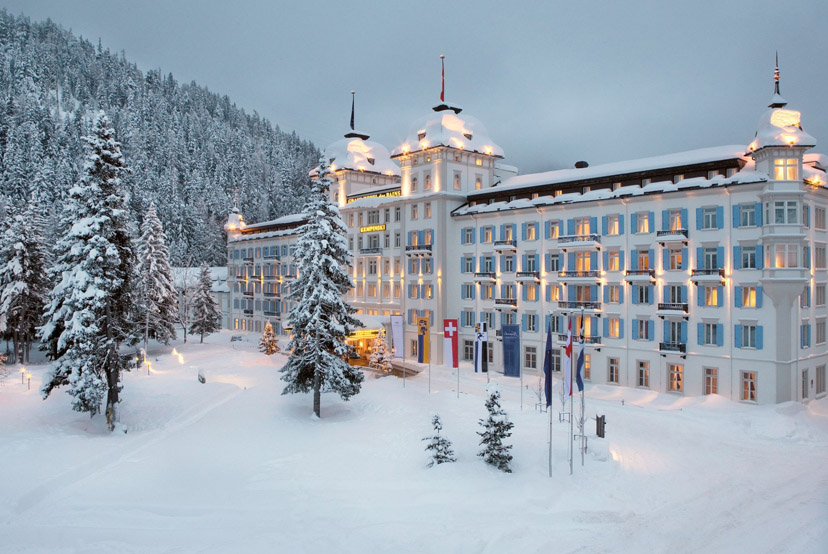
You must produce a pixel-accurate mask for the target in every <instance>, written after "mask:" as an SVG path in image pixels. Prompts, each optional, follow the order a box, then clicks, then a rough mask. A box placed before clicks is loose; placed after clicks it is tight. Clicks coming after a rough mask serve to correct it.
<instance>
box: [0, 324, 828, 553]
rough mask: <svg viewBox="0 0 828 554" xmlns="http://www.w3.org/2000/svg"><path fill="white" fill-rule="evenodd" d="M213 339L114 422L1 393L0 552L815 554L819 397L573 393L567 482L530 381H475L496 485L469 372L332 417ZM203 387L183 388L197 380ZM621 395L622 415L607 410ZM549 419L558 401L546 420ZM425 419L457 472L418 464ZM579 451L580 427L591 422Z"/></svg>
mask: <svg viewBox="0 0 828 554" xmlns="http://www.w3.org/2000/svg"><path fill="white" fill-rule="evenodd" d="M229 339H230V335H229V334H228V333H226V332H223V333H220V334H217V335H212V336H210V337H207V339H206V344H203V345H199V344H187V345H183V346H182V345H178V346H177V351H178V352H180V353H181V358H180V359H179V358H178V357H177V356H174V355H172V354H171V353H170V351H171V349H172V347H166V348H159V350H158V352H157V355H156V356H154V359H155V360H157V361H154V362H153V364H152V372H151V374H150V375H147V372H146V369H144V370H141V371H133V372H131V373H129V374H127V375H126V378H125V383H124V389H123V394H122V398H123V403H122V409H121V419H122V423H124V424H125V425H126V426H127V427H128V428H129V432H128V433H127V434H118V433H115V434H110V433H109V432H108V431H107V430H106V428H105V421H104V419H103V418H102V417H96V418H95V419H92V420H90V419H89V418H88V417H87V416H85V415H83V414H78V413H75V412H72V411H71V409H70V400H71V398H70V397H69V396H68V395H66V394H62V393H56V394H53V395H52V397H50V398H49V399H48V400H46V401H43V400H41V399H40V395H39V394H38V392H37V389H39V388H40V385H41V377H42V376H43V373H44V371H45V366H37V367H32V368H30V370H31V372H32V383H31V390H27V387H26V385H24V384H21V382H20V373H19V372H18V373H16V371H17V369H16V368H15V367H14V366H12V367H10V368H9V369H10V372H9V373H10V375H9V376H8V377H7V378H6V379H5V381H4V382H3V384H2V386H0V452H2V453H3V460H4V464H3V472H2V474H1V475H0V537H2V539H1V540H0V552H94V553H98V552H100V553H111V552H136V553H143V552H176V553H181V552H200V553H201V552H211V553H212V552H216V553H218V552H280V553H284V552H354V553H357V552H358V553H366V552H412V553H413V552H418V553H422V552H452V553H455V552H469V553H471V552H491V553H506V552H556V553H565V552H790V553H810V552H812V553H823V552H826V550H828V549H827V548H826V546H828V469H826V460H828V399H826V398H823V399H821V400H817V401H812V402H811V403H810V404H808V405H800V404H794V403H788V404H782V405H778V406H749V405H744V404H738V403H733V402H729V401H727V400H724V399H722V398H720V397H717V396H712V397H705V398H682V397H678V396H671V395H659V394H656V393H652V392H649V391H642V390H633V389H628V388H620V387H609V386H595V387H590V388H588V395H587V413H588V414H589V415H590V416H594V414H596V413H599V414H606V416H607V438H606V439H605V440H601V439H598V438H596V437H594V436H593V437H592V438H591V439H590V445H591V452H590V453H589V454H588V455H587V457H586V462H585V466H584V467H581V466H580V460H577V463H576V465H575V473H574V475H573V476H571V477H570V476H569V469H568V465H567V463H566V448H567V440H566V430H565V429H566V428H565V426H564V425H563V424H558V423H557V422H556V423H555V425H554V429H553V445H554V477H553V478H552V479H550V478H548V477H547V443H546V436H547V429H548V426H547V419H546V414H541V413H539V412H537V411H536V410H535V408H534V403H535V395H534V392H533V391H534V390H535V389H536V388H537V384H538V383H537V378H535V377H533V378H528V377H527V378H526V381H525V384H526V385H527V386H528V387H529V389H528V390H525V391H524V395H523V410H522V411H521V395H520V388H519V383H520V381H519V380H516V379H509V378H504V377H502V376H499V375H497V376H495V375H493V376H492V379H493V380H495V381H497V382H499V383H500V385H501V390H502V391H503V399H502V405H503V407H504V409H505V410H506V411H507V412H508V414H509V418H510V419H511V421H513V422H514V423H515V431H514V434H513V436H512V437H511V439H509V440H510V441H511V444H514V448H513V451H512V453H513V454H514V462H513V464H512V469H513V471H514V473H513V474H505V473H501V472H498V471H497V470H495V469H493V468H492V467H490V466H487V465H486V464H484V463H483V462H482V461H481V460H480V458H478V457H477V456H476V454H477V452H478V450H479V447H478V437H477V435H476V432H477V431H478V430H479V426H478V420H479V419H480V418H484V417H485V416H486V411H485V408H484V395H485V387H486V378H485V376H482V377H481V376H480V375H474V374H473V373H471V370H470V368H468V367H466V368H462V369H461V378H462V379H461V394H460V398H457V395H456V391H455V386H456V381H455V379H456V377H455V375H454V374H453V373H452V372H451V370H447V369H444V368H440V367H434V368H433V370H432V384H431V394H429V392H428V376H427V374H426V373H423V374H420V375H419V376H417V377H413V378H409V379H407V380H406V383H405V387H403V381H402V380H401V379H398V378H395V377H385V378H381V379H372V378H370V376H369V378H367V379H366V381H365V383H364V386H363V391H362V393H360V394H359V395H357V396H356V397H354V398H353V399H352V400H351V401H350V402H347V403H346V402H342V401H341V400H339V398H338V397H336V396H335V395H330V394H328V395H323V398H322V419H321V420H318V419H315V418H312V417H311V396H310V395H290V396H281V395H280V392H281V390H282V387H283V383H282V382H281V381H280V380H279V375H280V374H279V373H278V371H277V368H278V367H279V366H280V365H281V364H283V363H284V360H285V358H284V357H283V356H282V355H280V354H277V355H275V356H273V357H271V358H268V357H266V356H265V355H263V354H260V353H259V352H258V351H257V350H256V348H255V343H256V342H257V341H258V337H257V336H248V337H246V340H247V341H248V342H243V343H237V342H234V343H231V342H230V340H229ZM199 370H201V371H203V372H204V374H205V375H206V379H207V382H206V384H199V382H198V381H197V379H196V374H197V372H198V371H199ZM622 400H623V403H622ZM554 407H555V408H556V409H558V408H559V401H557V400H556V403H555V405H554ZM435 413H439V414H440V416H441V417H442V420H443V425H444V431H443V433H444V435H445V436H447V437H448V438H449V439H451V440H452V442H453V443H454V449H455V452H456V453H457V456H458V461H457V463H454V464H443V465H439V466H435V467H433V468H428V467H426V464H427V462H428V456H427V454H426V453H425V452H424V446H425V443H423V442H422V441H421V438H422V437H425V436H427V435H429V434H431V417H432V415H433V414H435ZM587 428H588V431H589V434H590V435H593V434H594V431H595V424H594V421H590V422H589V424H588V427H587Z"/></svg>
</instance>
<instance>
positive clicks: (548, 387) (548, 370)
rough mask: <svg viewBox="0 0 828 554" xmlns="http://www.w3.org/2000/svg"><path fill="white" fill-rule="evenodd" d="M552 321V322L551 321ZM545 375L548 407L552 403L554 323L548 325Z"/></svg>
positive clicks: (544, 359) (544, 362) (544, 361)
mask: <svg viewBox="0 0 828 554" xmlns="http://www.w3.org/2000/svg"><path fill="white" fill-rule="evenodd" d="M550 323H551V322H550ZM543 376H544V378H545V380H546V382H545V383H544V386H543V392H544V393H545V394H546V407H547V408H548V407H549V406H551V405H552V325H551V324H550V325H547V326H546V349H545V352H544V355H543Z"/></svg>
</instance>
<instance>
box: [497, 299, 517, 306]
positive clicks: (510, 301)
mask: <svg viewBox="0 0 828 554" xmlns="http://www.w3.org/2000/svg"><path fill="white" fill-rule="evenodd" d="M495 305H498V306H512V307H515V308H516V307H517V298H496V299H495Z"/></svg>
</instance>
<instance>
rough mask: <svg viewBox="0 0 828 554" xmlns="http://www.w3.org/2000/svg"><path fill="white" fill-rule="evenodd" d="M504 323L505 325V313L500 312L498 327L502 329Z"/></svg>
mask: <svg viewBox="0 0 828 554" xmlns="http://www.w3.org/2000/svg"><path fill="white" fill-rule="evenodd" d="M504 325H506V314H505V313H503V312H500V328H501V329H502V328H503V326H504Z"/></svg>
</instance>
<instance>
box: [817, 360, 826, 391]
mask: <svg viewBox="0 0 828 554" xmlns="http://www.w3.org/2000/svg"><path fill="white" fill-rule="evenodd" d="M816 393H817V395H820V394H825V366H824V365H818V366H817V367H816Z"/></svg>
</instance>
